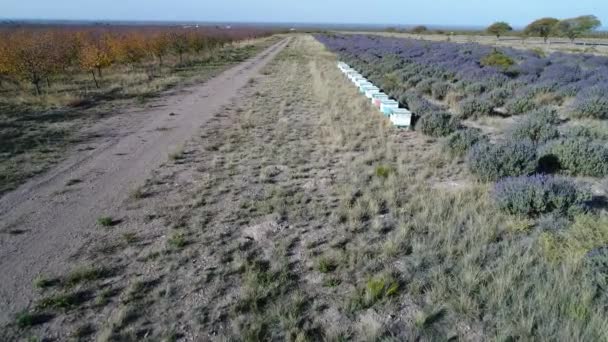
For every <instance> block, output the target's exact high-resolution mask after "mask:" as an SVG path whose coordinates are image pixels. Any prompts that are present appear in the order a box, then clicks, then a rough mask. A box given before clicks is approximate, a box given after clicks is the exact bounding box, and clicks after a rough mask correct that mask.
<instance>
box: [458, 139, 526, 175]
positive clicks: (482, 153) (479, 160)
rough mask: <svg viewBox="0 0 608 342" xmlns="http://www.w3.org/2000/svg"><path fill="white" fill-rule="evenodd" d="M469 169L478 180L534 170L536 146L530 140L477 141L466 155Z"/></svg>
mask: <svg viewBox="0 0 608 342" xmlns="http://www.w3.org/2000/svg"><path fill="white" fill-rule="evenodd" d="M467 162H468V166H469V170H470V171H471V173H473V174H474V175H475V176H476V177H477V178H478V179H479V180H482V181H495V180H498V179H501V178H504V177H509V176H521V175H529V174H531V173H532V172H534V171H535V170H536V166H537V161H536V147H535V145H534V143H533V142H532V141H530V140H521V141H507V142H503V143H498V144H491V143H487V142H486V143H478V144H477V145H475V146H473V148H472V149H471V151H469V154H468V155H467Z"/></svg>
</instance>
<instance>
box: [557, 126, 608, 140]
mask: <svg viewBox="0 0 608 342" xmlns="http://www.w3.org/2000/svg"><path fill="white" fill-rule="evenodd" d="M563 134H564V136H566V137H568V138H588V139H598V140H607V139H608V132H607V131H606V130H605V129H603V128H602V127H601V126H600V127H588V126H572V127H569V128H568V129H566V130H565V131H564V132H563Z"/></svg>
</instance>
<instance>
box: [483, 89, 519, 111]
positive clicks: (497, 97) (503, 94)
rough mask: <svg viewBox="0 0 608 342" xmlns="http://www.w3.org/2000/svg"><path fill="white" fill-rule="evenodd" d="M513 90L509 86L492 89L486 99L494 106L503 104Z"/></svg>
mask: <svg viewBox="0 0 608 342" xmlns="http://www.w3.org/2000/svg"><path fill="white" fill-rule="evenodd" d="M511 94H512V92H511V91H509V90H508V89H507V88H504V87H501V88H496V89H494V90H492V91H491V92H489V93H487V95H486V96H485V98H486V100H487V101H489V102H490V103H492V104H493V105H494V106H496V107H498V106H502V105H504V104H505V101H506V100H507V99H508V98H509V97H510V96H511Z"/></svg>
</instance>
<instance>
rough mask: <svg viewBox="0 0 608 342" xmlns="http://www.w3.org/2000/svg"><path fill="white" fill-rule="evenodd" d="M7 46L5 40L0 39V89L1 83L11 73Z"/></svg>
mask: <svg viewBox="0 0 608 342" xmlns="http://www.w3.org/2000/svg"><path fill="white" fill-rule="evenodd" d="M7 45H8V44H7V41H6V39H0V87H2V82H3V81H4V80H5V79H7V78H8V77H9V76H10V75H11V74H12V73H13V71H12V64H11V63H10V57H9V50H8V46H7Z"/></svg>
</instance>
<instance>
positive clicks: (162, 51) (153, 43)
mask: <svg viewBox="0 0 608 342" xmlns="http://www.w3.org/2000/svg"><path fill="white" fill-rule="evenodd" d="M147 48H148V50H149V51H150V53H152V55H153V56H154V57H155V58H157V59H158V66H159V67H162V66H163V57H165V56H166V55H167V53H168V52H169V38H168V37H167V35H166V34H165V33H163V32H159V33H157V34H155V35H154V36H153V37H151V38H149V39H148V40H147Z"/></svg>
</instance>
